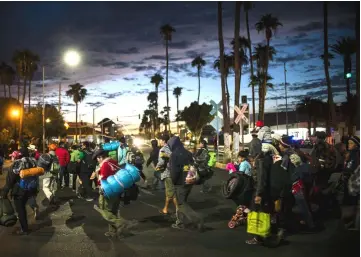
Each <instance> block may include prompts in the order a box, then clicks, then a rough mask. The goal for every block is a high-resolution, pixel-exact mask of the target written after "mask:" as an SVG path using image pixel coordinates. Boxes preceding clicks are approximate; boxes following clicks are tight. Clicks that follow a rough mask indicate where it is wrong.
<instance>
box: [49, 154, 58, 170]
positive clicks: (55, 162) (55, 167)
mask: <svg viewBox="0 0 361 257" xmlns="http://www.w3.org/2000/svg"><path fill="white" fill-rule="evenodd" d="M50 157H51V160H52V163H51V167H50V173H52V174H53V175H57V174H58V173H59V171H60V164H59V159H58V157H57V156H56V155H50Z"/></svg>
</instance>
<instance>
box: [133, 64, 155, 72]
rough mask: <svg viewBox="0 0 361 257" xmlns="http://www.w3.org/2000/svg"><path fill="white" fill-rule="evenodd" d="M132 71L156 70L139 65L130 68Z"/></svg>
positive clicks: (153, 67)
mask: <svg viewBox="0 0 361 257" xmlns="http://www.w3.org/2000/svg"><path fill="white" fill-rule="evenodd" d="M132 69H133V70H134V71H155V70H157V68H156V67H155V66H153V65H139V66H132Z"/></svg>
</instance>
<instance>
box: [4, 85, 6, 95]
mask: <svg viewBox="0 0 361 257" xmlns="http://www.w3.org/2000/svg"><path fill="white" fill-rule="evenodd" d="M4 97H5V98H6V85H5V84H4Z"/></svg>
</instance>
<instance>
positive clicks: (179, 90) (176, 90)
mask: <svg viewBox="0 0 361 257" xmlns="http://www.w3.org/2000/svg"><path fill="white" fill-rule="evenodd" d="M173 95H174V96H175V98H177V114H178V113H179V97H180V96H181V95H182V88H181V87H176V88H174V89H173ZM198 100H199V99H198ZM177 132H178V134H179V121H178V120H177Z"/></svg>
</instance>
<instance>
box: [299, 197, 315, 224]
mask: <svg viewBox="0 0 361 257" xmlns="http://www.w3.org/2000/svg"><path fill="white" fill-rule="evenodd" d="M295 200H296V205H297V206H298V207H299V208H300V211H301V213H302V219H303V220H304V221H305V222H306V225H307V227H308V228H309V229H313V228H314V227H315V224H314V222H313V218H312V214H311V212H310V210H309V208H308V204H307V202H306V199H305V198H304V197H303V195H295Z"/></svg>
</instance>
